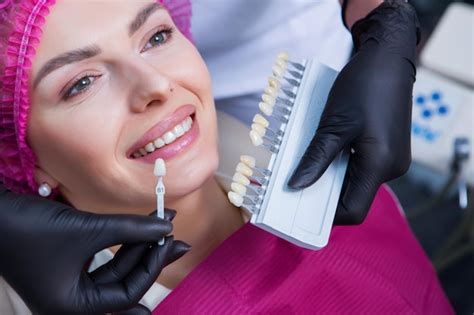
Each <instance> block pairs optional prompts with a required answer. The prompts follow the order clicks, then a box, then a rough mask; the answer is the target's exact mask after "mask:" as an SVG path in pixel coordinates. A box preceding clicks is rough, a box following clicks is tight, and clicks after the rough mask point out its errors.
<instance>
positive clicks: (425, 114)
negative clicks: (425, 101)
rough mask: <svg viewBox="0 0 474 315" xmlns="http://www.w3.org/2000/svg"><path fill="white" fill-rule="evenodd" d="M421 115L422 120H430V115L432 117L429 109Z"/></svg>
mask: <svg viewBox="0 0 474 315" xmlns="http://www.w3.org/2000/svg"><path fill="white" fill-rule="evenodd" d="M422 115H423V118H430V117H431V115H432V112H431V110H429V109H425V110H423V113H422Z"/></svg>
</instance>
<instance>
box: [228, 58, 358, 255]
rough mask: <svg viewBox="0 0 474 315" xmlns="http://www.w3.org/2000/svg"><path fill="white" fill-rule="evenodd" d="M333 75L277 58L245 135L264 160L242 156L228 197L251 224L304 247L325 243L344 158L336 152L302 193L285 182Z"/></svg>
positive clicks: (317, 66)
mask: <svg viewBox="0 0 474 315" xmlns="http://www.w3.org/2000/svg"><path fill="white" fill-rule="evenodd" d="M336 76H337V72H336V71H334V70H333V69H331V68H329V67H327V66H325V65H323V64H320V63H319V62H317V61H316V60H304V61H303V62H302V63H298V62H294V61H290V60H289V56H288V54H287V53H280V54H279V55H278V56H277V59H276V61H275V64H274V65H273V67H272V75H271V76H270V77H269V78H268V86H267V87H266V88H265V90H264V93H263V95H262V99H261V101H260V102H259V109H260V111H261V113H262V114H263V115H262V114H256V115H255V117H254V119H253V123H252V126H251V130H250V133H249V136H250V139H251V141H252V143H253V144H254V145H255V146H261V147H263V148H265V149H266V150H268V151H270V152H271V153H272V156H271V159H270V162H269V163H268V165H266V166H264V167H262V166H257V161H256V159H255V158H253V157H251V156H248V155H242V156H241V158H240V162H239V163H238V164H237V167H236V172H235V174H234V177H233V183H232V184H231V189H232V190H231V191H230V192H229V193H228V197H229V200H230V202H231V203H232V204H233V205H235V206H236V207H242V208H244V209H246V210H248V211H249V212H250V213H251V214H252V218H251V221H250V222H251V223H253V224H255V225H256V226H258V227H260V228H262V229H264V230H266V231H268V232H270V233H273V234H275V235H277V236H279V237H281V238H284V239H286V240H288V241H290V242H292V243H294V244H296V245H298V246H301V247H305V248H308V249H320V248H322V247H324V246H325V245H326V244H327V242H328V239H329V234H330V231H331V228H332V223H333V220H334V215H335V212H336V207H337V203H338V200H339V195H340V192H341V188H342V183H343V180H344V175H345V172H346V169H347V163H348V157H349V154H348V152H341V153H340V154H339V155H338V156H337V157H336V158H335V160H334V161H333V162H332V163H331V165H330V166H329V167H328V169H327V170H326V172H325V173H324V174H323V176H321V178H320V179H319V180H318V181H317V182H316V183H315V184H313V185H312V186H310V187H308V188H306V189H304V190H300V191H293V190H291V189H289V188H288V187H287V181H288V179H289V177H290V176H291V174H292V173H293V171H294V169H295V168H296V166H297V165H298V163H299V161H300V159H301V157H302V156H303V154H304V152H305V151H306V148H307V147H308V145H309V144H310V142H311V140H312V138H313V136H314V132H315V130H316V128H317V126H318V124H319V120H320V118H321V115H322V112H323V110H324V107H325V104H326V100H327V97H328V94H329V90H330V88H331V86H332V84H333V83H334V80H335V78H336ZM265 116H267V117H268V118H271V119H267V118H266V117H265ZM270 121H271V123H270ZM271 124H272V126H270V125H271ZM273 124H274V125H273Z"/></svg>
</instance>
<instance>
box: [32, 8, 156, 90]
mask: <svg viewBox="0 0 474 315" xmlns="http://www.w3.org/2000/svg"><path fill="white" fill-rule="evenodd" d="M161 8H163V7H162V6H161V5H160V4H159V3H157V2H155V3H151V4H148V5H146V6H145V7H143V8H142V9H141V10H140V11H139V12H138V14H137V15H136V17H135V18H134V19H133V21H132V22H131V23H130V25H129V27H128V34H129V36H130V37H131V36H132V35H133V34H135V33H136V32H137V31H138V30H139V29H140V28H141V27H142V26H143V24H145V22H146V21H147V20H148V18H149V17H150V16H151V15H152V14H153V13H154V12H155V11H156V10H158V9H161ZM101 52H102V50H101V49H100V47H99V46H97V45H91V46H88V47H85V48H79V49H76V50H72V51H69V52H66V53H63V54H60V55H59V56H57V57H54V58H53V59H50V60H49V61H48V62H47V63H46V64H45V65H44V66H43V67H42V68H41V69H40V71H38V75H37V76H36V79H35V81H34V83H33V88H36V87H37V86H38V84H39V82H40V81H41V80H42V79H43V78H44V77H46V76H47V75H48V74H50V73H51V72H53V71H55V70H57V69H59V68H61V67H64V66H66V65H68V64H71V63H74V62H79V61H82V60H85V59H89V58H92V57H95V56H97V55H99V54H100V53H101Z"/></svg>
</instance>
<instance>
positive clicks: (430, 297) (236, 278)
mask: <svg viewBox="0 0 474 315" xmlns="http://www.w3.org/2000/svg"><path fill="white" fill-rule="evenodd" d="M342 313H345V314H453V313H454V312H453V309H452V308H451V305H450V304H449V302H448V300H447V299H446V296H445V295H444V293H443V291H442V289H441V287H440V285H439V283H438V280H437V278H436V275H435V272H434V270H433V267H432V266H431V264H430V262H429V260H428V259H427V257H426V256H425V254H424V252H423V250H422V248H421V247H420V246H419V244H418V242H417V241H416V239H415V238H414V236H413V234H412V233H411V231H410V229H409V227H408V225H407V223H406V221H405V219H404V218H403V217H402V216H401V214H400V209H399V207H398V204H397V201H396V200H395V199H394V198H393V196H392V195H391V193H390V192H389V191H388V190H387V188H386V187H383V188H381V189H380V190H379V192H378V194H377V196H376V199H375V201H374V203H373V204H372V208H371V210H370V212H369V215H368V217H367V219H366V221H365V222H364V223H363V224H362V225H360V226H354V227H336V228H334V229H333V232H332V235H331V238H330V241H329V244H328V246H327V247H326V248H324V249H323V250H321V251H310V250H306V249H302V248H299V247H296V246H294V245H292V244H290V243H288V242H286V241H284V240H281V239H279V238H277V237H275V236H273V235H271V234H269V233H266V232H264V231H263V230H260V229H259V228H257V227H255V226H253V225H251V224H246V225H244V226H243V227H242V228H241V229H240V230H239V231H237V232H236V233H235V234H233V235H232V236H231V237H230V238H229V239H227V240H226V241H224V242H223V243H222V244H221V245H220V246H219V247H218V248H217V249H216V250H215V251H214V252H213V253H211V255H210V256H209V257H208V258H207V259H206V260H205V261H203V262H202V263H201V264H200V265H199V266H198V267H197V268H195V269H194V270H193V271H192V272H191V273H190V274H189V275H188V277H187V278H185V279H184V280H183V281H182V282H181V283H180V284H179V285H178V287H176V288H175V289H174V290H173V291H172V292H171V293H170V295H168V297H167V298H166V299H165V300H164V301H163V302H162V303H161V304H159V305H158V307H157V308H156V309H155V310H154V311H153V314H154V315H158V314H159V315H163V314H285V315H287V314H342Z"/></svg>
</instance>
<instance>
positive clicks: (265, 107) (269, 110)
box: [258, 102, 273, 116]
mask: <svg viewBox="0 0 474 315" xmlns="http://www.w3.org/2000/svg"><path fill="white" fill-rule="evenodd" d="M258 107H259V108H260V110H261V111H262V113H264V114H265V115H267V116H271V115H272V114H273V106H271V105H270V104H267V103H266V102H260V103H258Z"/></svg>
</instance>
